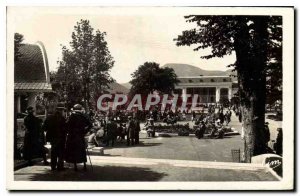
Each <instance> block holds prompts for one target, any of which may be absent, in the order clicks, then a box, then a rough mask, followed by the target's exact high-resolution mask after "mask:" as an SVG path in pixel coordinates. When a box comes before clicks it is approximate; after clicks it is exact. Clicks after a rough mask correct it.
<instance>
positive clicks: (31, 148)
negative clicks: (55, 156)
mask: <svg viewBox="0 0 300 196" xmlns="http://www.w3.org/2000/svg"><path fill="white" fill-rule="evenodd" d="M27 113H28V115H27V116H26V117H25V118H24V125H25V127H26V131H25V137H24V151H23V152H24V159H25V160H27V161H28V164H29V165H32V164H33V163H32V159H34V158H39V157H42V158H43V160H44V164H45V165H48V164H49V162H48V161H47V158H46V151H45V148H44V143H45V140H44V139H45V138H44V133H43V132H42V129H41V124H42V120H41V119H39V118H37V117H35V116H34V114H33V113H34V110H33V107H31V106H30V107H28V108H27Z"/></svg>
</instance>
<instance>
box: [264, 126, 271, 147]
mask: <svg viewBox="0 0 300 196" xmlns="http://www.w3.org/2000/svg"><path fill="white" fill-rule="evenodd" d="M269 141H270V129H269V123H268V122H265V126H264V143H265V145H266V147H267V146H268V142H269Z"/></svg>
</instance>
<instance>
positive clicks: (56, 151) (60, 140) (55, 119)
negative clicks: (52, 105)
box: [43, 113, 66, 169]
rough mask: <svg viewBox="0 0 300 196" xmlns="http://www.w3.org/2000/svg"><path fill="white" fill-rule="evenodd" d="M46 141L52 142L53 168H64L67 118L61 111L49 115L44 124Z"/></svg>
mask: <svg viewBox="0 0 300 196" xmlns="http://www.w3.org/2000/svg"><path fill="white" fill-rule="evenodd" d="M43 130H44V131H46V141H47V142H50V144H51V168H52V169H56V168H57V169H62V168H63V166H64V165H63V162H64V150H65V143H66V119H65V118H64V117H63V116H62V115H61V114H59V113H55V114H54V115H49V116H48V117H47V118H46V120H45V122H44V124H43Z"/></svg>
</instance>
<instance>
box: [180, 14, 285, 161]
mask: <svg viewBox="0 0 300 196" xmlns="http://www.w3.org/2000/svg"><path fill="white" fill-rule="evenodd" d="M185 18H186V19H187V22H195V23H196V24H197V28H194V29H191V30H186V31H183V33H182V35H179V36H178V38H177V39H175V40H176V41H177V45H178V46H182V45H187V46H191V45H194V44H196V45H197V46H196V48H195V49H194V50H195V51H198V50H201V49H205V48H210V49H211V54H209V55H206V56H202V58H205V59H210V58H214V57H223V56H225V55H230V54H232V52H233V51H234V52H235V55H236V62H235V63H234V64H233V65H230V66H232V67H234V70H235V71H236V72H237V77H238V84H239V98H240V102H241V106H242V114H243V126H244V130H245V141H246V142H245V143H246V145H245V158H246V161H247V162H250V161H251V157H252V156H254V155H258V154H262V153H265V152H266V142H265V132H264V122H265V103H266V84H267V76H268V74H270V73H271V72H272V71H274V67H273V65H274V64H277V66H282V63H281V58H282V54H281V52H280V50H281V47H282V46H281V42H282V18H281V17H280V16H199V15H191V16H186V17H185ZM274 77H275V76H274ZM277 77H279V80H280V77H282V75H280V74H279V75H277Z"/></svg>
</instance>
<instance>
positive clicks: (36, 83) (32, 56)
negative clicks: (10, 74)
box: [14, 42, 52, 115]
mask: <svg viewBox="0 0 300 196" xmlns="http://www.w3.org/2000/svg"><path fill="white" fill-rule="evenodd" d="M19 54H20V55H19V57H18V59H15V64H14V107H15V112H16V113H17V114H22V113H25V111H26V108H27V107H28V106H32V107H33V108H34V109H35V111H36V113H37V114H38V115H43V114H44V113H45V108H43V106H42V104H39V103H38V101H39V99H37V97H39V98H41V96H42V95H43V93H47V92H52V87H51V84H50V74H49V65H48V59H47V54H46V50H45V47H44V45H43V44H42V43H41V42H37V43H36V44H22V45H21V46H20V48H19Z"/></svg>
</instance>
